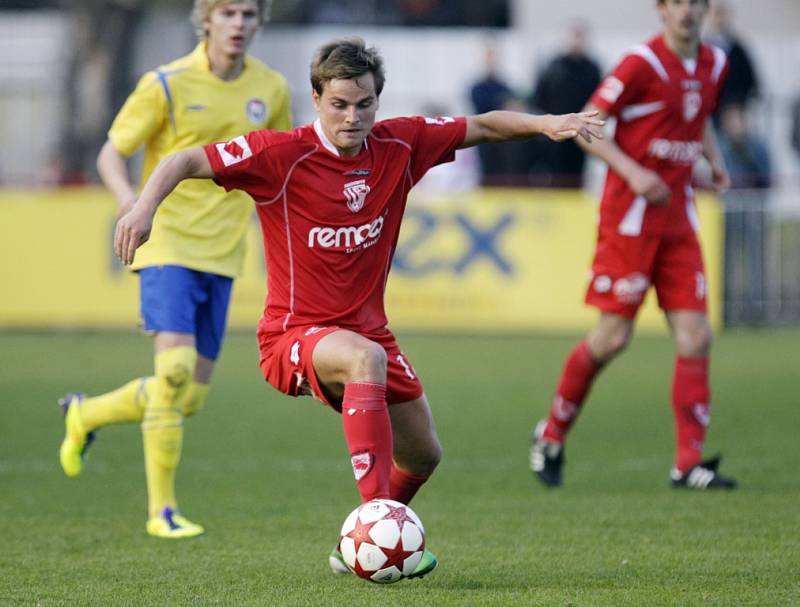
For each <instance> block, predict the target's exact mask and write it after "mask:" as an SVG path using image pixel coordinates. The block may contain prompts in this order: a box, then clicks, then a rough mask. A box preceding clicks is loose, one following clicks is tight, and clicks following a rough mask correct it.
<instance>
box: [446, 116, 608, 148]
mask: <svg viewBox="0 0 800 607" xmlns="http://www.w3.org/2000/svg"><path fill="white" fill-rule="evenodd" d="M604 124H605V121H603V120H602V119H600V118H598V115H597V111H592V112H581V113H579V114H556V115H554V114H546V115H543V116H536V115H534V114H525V113H522V112H506V111H502V110H498V111H494V112H486V113H485V114H477V115H475V116H468V117H467V135H466V137H465V138H464V141H463V143H462V144H461V145H460V146H459V147H462V148H468V147H471V146H473V145H480V144H482V143H499V142H502V141H511V140H514V139H529V138H531V137H533V136H535V135H546V136H547V137H549V138H550V139H552V140H553V141H565V140H567V139H575V138H576V137H582V138H583V139H585V140H586V141H591V140H592V139H593V138H596V137H600V138H602V137H603V131H602V128H601V127H602V126H603V125H604Z"/></svg>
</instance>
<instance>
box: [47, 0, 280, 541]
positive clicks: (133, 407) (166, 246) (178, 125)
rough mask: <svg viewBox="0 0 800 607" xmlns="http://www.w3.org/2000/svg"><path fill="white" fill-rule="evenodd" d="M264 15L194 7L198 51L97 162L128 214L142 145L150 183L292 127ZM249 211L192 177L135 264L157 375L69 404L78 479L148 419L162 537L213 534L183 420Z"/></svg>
mask: <svg viewBox="0 0 800 607" xmlns="http://www.w3.org/2000/svg"><path fill="white" fill-rule="evenodd" d="M265 18H266V0H195V2H194V9H193V12H192V21H193V23H194V24H195V26H196V27H197V31H198V36H199V38H200V42H199V44H198V45H197V47H196V48H195V49H194V51H192V52H191V53H190V54H188V55H186V56H185V57H181V58H180V59H177V60H175V61H173V62H172V63H169V64H167V65H164V66H162V67H160V68H158V69H156V70H153V71H152V72H148V73H147V74H145V75H144V76H143V77H142V78H141V80H140V81H139V84H138V85H137V87H136V90H135V91H134V92H133V93H132V94H131V95H130V97H129V98H128V99H127V101H126V102H125V104H124V106H123V107H122V109H121V110H120V112H119V114H118V115H117V116H116V118H115V119H114V122H113V124H112V125H111V129H110V130H109V132H108V141H107V142H106V143H105V145H104V146H103V148H102V150H101V151H100V155H99V156H98V159H97V168H98V171H99V172H100V176H101V178H102V180H103V182H104V183H105V185H106V186H107V187H108V188H109V189H110V190H111V191H112V193H113V194H114V196H115V197H116V199H117V202H118V204H119V214H120V216H121V215H124V214H125V213H127V212H128V211H129V210H130V209H131V207H132V205H133V204H134V202H135V200H136V196H137V195H136V191H135V189H134V186H133V185H132V184H131V179H130V176H129V173H128V170H127V166H126V159H127V158H128V157H129V156H131V155H132V154H133V153H134V152H135V151H136V150H137V149H139V148H140V147H141V146H144V168H143V175H142V183H144V182H145V181H146V180H147V178H148V176H149V175H150V173H151V172H152V170H153V169H154V167H155V166H156V164H158V162H159V161H160V160H161V159H162V158H164V157H166V156H168V155H169V154H172V153H174V152H177V151H180V150H183V149H187V148H192V147H196V146H198V145H202V144H205V143H210V142H213V141H226V140H228V139H231V138H232V137H235V136H237V135H240V134H242V133H246V132H250V131H254V130H257V129H265V128H266V129H277V130H286V129H288V128H290V127H291V116H290V107H289V90H288V85H287V83H286V79H285V78H284V77H283V76H282V75H281V74H279V73H278V72H276V71H274V70H271V69H270V68H268V67H267V66H266V65H264V64H263V63H261V62H260V61H258V60H256V59H255V58H254V57H252V56H249V55H247V54H246V51H247V48H248V46H249V44H250V42H251V41H252V39H253V37H254V36H255V34H256V31H257V30H258V29H259V27H260V26H261V25H262V24H263V22H264V20H265ZM251 212H252V199H251V198H250V197H249V196H247V195H246V194H244V193H243V192H241V191H232V192H229V193H226V192H225V190H223V189H222V188H221V187H218V186H216V185H215V184H214V183H213V182H211V181H206V180H199V179H198V180H192V181H187V182H185V183H183V184H182V185H181V186H180V187H178V188H177V189H176V190H175V191H174V192H173V193H172V194H170V196H169V197H168V198H167V199H166V200H165V201H164V204H163V209H162V212H161V213H159V217H158V219H157V220H156V222H155V223H154V224H153V229H152V233H151V236H150V241H149V242H148V243H147V245H146V246H144V247H142V249H141V250H140V251H139V252H138V254H137V257H136V262H137V263H136V265H135V266H134V269H135V270H137V271H138V273H139V279H140V291H141V314H142V319H143V322H144V329H145V330H146V331H148V332H151V333H153V334H154V335H155V340H154V346H155V373H154V375H153V376H152V377H142V378H138V379H135V380H133V381H131V382H129V383H127V384H125V385H124V386H122V387H121V388H119V389H117V390H115V391H113V392H110V393H107V394H103V395H101V396H96V397H92V398H88V397H86V396H84V395H83V394H80V393H72V394H68V395H67V396H66V397H65V398H63V399H61V401H60V404H61V407H62V411H63V413H64V416H65V417H64V419H65V426H66V435H65V437H64V441H63V443H62V445H61V450H60V460H61V466H62V467H63V469H64V472H65V473H66V475H67V476H70V477H74V476H77V475H78V474H80V472H81V467H82V463H83V457H84V456H85V453H86V449H87V447H88V446H89V444H90V443H91V442H92V440H93V439H94V431H95V430H97V429H99V428H102V427H103V426H106V425H109V424H115V423H126V422H141V428H142V435H143V439H144V460H145V472H146V477H147V493H148V520H147V526H146V527H147V532H148V533H149V534H150V535H152V536H155V537H164V538H183V537H193V536H196V535H199V534H201V533H203V528H202V527H201V526H200V525H197V524H195V523H193V522H191V521H189V520H188V519H187V518H186V517H184V516H183V515H182V514H181V513H180V511H179V510H178V505H177V501H176V499H175V471H176V468H177V466H178V462H179V460H180V455H181V445H182V439H183V418H184V417H187V416H190V415H194V414H195V413H197V412H198V411H199V410H200V409H201V408H202V406H203V402H204V401H205V399H206V395H207V393H208V389H209V381H210V379H211V373H212V370H213V368H214V362H215V360H216V358H217V355H218V354H219V350H220V347H221V344H222V340H223V337H224V333H225V321H226V318H227V310H228V303H229V300H230V292H231V286H232V282H233V277H234V276H236V275H237V274H238V273H239V272H240V271H241V267H242V262H243V258H244V246H245V234H246V232H247V227H248V223H249V220H250V215H251Z"/></svg>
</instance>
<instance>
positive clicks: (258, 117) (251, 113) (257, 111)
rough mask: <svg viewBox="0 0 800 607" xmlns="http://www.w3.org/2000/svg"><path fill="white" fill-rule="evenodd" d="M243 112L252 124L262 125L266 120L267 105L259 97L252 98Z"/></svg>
mask: <svg viewBox="0 0 800 607" xmlns="http://www.w3.org/2000/svg"><path fill="white" fill-rule="evenodd" d="M244 111H245V113H246V114H247V118H248V120H250V122H252V123H253V124H263V123H264V121H265V120H266V119H267V104H266V103H264V100H263V99H261V98H260V97H253V98H252V99H251V100H250V101H248V102H247V105H246V106H245V110H244Z"/></svg>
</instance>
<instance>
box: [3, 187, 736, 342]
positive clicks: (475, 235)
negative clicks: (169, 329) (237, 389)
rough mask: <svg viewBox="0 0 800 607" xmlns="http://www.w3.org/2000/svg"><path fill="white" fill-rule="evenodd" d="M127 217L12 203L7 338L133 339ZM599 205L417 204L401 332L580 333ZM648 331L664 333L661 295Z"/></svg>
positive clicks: (87, 206)
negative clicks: (116, 239) (123, 244)
mask: <svg viewBox="0 0 800 607" xmlns="http://www.w3.org/2000/svg"><path fill="white" fill-rule="evenodd" d="M698 202H699V211H700V219H701V224H702V226H703V227H702V236H701V239H702V242H703V250H704V255H705V260H706V270H707V276H708V283H709V311H710V315H711V319H712V323H713V324H714V325H715V326H716V325H718V324H719V319H720V298H721V278H722V275H721V250H722V249H721V247H722V241H721V238H722V214H721V211H720V209H719V207H718V204H717V202H716V201H715V200H714V199H713V198H711V197H701V198H700V200H699V201H698ZM114 213H115V205H114V203H113V201H112V199H111V198H110V196H109V194H108V193H106V192H105V191H104V190H102V189H96V188H78V189H65V190H56V191H49V190H41V191H39V190H33V191H0V226H1V227H0V256H1V257H0V259H2V262H0V284H2V285H3V296H2V297H0V326H2V327H37V328H38V327H81V328H83V327H85V328H97V327H117V328H119V327H132V326H135V325H136V323H137V319H138V306H139V304H138V297H139V292H138V284H137V280H136V277H135V275H133V274H131V273H130V272H129V271H127V270H126V269H124V268H123V267H121V266H120V264H119V263H118V262H117V261H116V259H115V258H114V255H113V253H112V250H111V239H112V235H113V229H114V222H115V217H114ZM596 216H597V207H596V200H595V199H594V198H593V197H590V196H588V195H585V194H583V193H580V192H573V191H559V190H529V189H525V190H522V189H520V190H510V189H494V190H476V191H474V192H469V193H462V194H457V195H452V196H446V197H441V196H437V197H435V198H429V197H426V196H424V195H423V194H414V195H413V196H412V200H411V201H410V203H409V206H408V209H407V211H406V218H405V222H404V226H403V230H402V232H401V237H400V242H399V243H398V247H397V252H396V255H395V261H394V267H393V270H392V274H391V275H390V279H389V285H388V290H387V295H386V301H387V309H388V314H389V318H390V321H391V326H392V328H393V329H411V330H431V331H459V332H492V331H494V332H512V331H534V330H536V331H540V330H545V331H575V330H584V329H586V328H588V327H590V326H591V324H592V323H593V322H594V320H595V319H596V317H597V312H596V311H595V310H594V309H592V308H588V307H586V306H585V305H584V304H583V297H584V293H585V290H586V286H587V282H588V277H589V274H588V272H589V267H590V263H591V256H592V252H593V248H594V240H595V231H596ZM248 241H249V242H248V245H249V248H248V255H247V258H246V260H245V272H244V275H243V276H242V277H241V278H240V279H238V280H237V281H236V286H235V288H234V295H233V303H232V306H231V312H230V325H231V326H232V327H236V328H245V329H251V330H255V326H256V323H257V321H258V318H259V316H260V314H261V310H262V308H263V302H264V296H265V290H266V272H265V270H264V263H263V251H262V247H261V236H260V230H259V228H258V225H257V223H256V222H255V220H254V222H253V224H252V226H251V229H250V232H249V234H248ZM638 326H639V328H640V329H643V330H663V326H664V322H663V318H662V315H661V314H660V313H659V311H658V308H657V305H656V303H655V297H654V296H653V294H652V293H651V294H650V295H649V296H648V300H647V302H646V305H645V306H644V308H643V309H642V312H641V314H640V318H639V323H638Z"/></svg>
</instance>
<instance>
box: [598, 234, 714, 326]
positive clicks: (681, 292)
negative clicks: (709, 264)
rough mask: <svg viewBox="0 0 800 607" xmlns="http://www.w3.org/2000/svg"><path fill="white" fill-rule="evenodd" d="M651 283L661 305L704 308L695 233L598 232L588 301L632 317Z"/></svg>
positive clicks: (702, 282) (702, 278)
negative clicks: (666, 234) (635, 233)
mask: <svg viewBox="0 0 800 607" xmlns="http://www.w3.org/2000/svg"><path fill="white" fill-rule="evenodd" d="M650 285H653V286H654V287H655V289H656V295H657V296H658V305H659V306H660V307H661V308H662V309H663V310H666V311H671V310H696V311H699V312H705V311H706V277H705V272H704V268H703V254H702V252H701V250H700V243H699V242H698V240H697V236H696V235H695V234H694V233H693V232H690V233H687V234H681V235H678V236H622V235H620V234H616V233H613V232H610V233H603V232H600V235H599V236H598V239H597V249H596V251H595V256H594V261H593V262H592V276H591V281H590V282H589V288H588V289H587V292H586V303H587V304H589V305H592V306H595V307H596V308H599V309H600V310H602V311H603V312H609V313H611V314H619V315H620V316H624V317H626V318H635V317H636V313H637V311H638V310H639V306H641V305H642V302H643V301H644V296H645V294H646V293H647V290H648V289H649V288H650Z"/></svg>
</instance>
